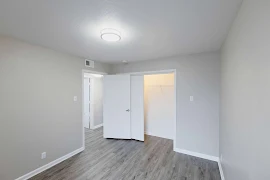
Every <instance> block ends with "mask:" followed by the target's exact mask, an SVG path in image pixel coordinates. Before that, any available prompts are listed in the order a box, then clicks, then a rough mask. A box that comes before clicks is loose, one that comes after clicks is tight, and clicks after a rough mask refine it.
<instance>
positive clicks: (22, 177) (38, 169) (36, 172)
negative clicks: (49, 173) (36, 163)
mask: <svg viewBox="0 0 270 180" xmlns="http://www.w3.org/2000/svg"><path fill="white" fill-rule="evenodd" d="M82 151H84V147H81V148H79V149H77V150H75V151H73V152H71V153H69V154H67V155H64V156H62V157H60V158H58V159H56V160H54V161H52V162H50V163H48V164H46V165H44V166H41V167H39V168H37V169H35V170H34V171H31V172H29V173H27V174H25V175H23V176H21V177H19V178H17V179H15V180H27V179H30V178H31V177H34V176H35V175H37V174H39V173H41V172H43V171H45V170H47V169H49V168H51V167H53V166H55V165H57V164H59V163H61V162H63V161H65V160H67V159H68V158H71V157H72V156H74V155H76V154H78V153H80V152H82Z"/></svg>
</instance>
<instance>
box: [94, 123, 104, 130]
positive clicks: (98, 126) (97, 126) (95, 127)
mask: <svg viewBox="0 0 270 180" xmlns="http://www.w3.org/2000/svg"><path fill="white" fill-rule="evenodd" d="M102 126H103V124H100V125H96V126H94V127H93V128H92V129H97V128H100V127H102Z"/></svg>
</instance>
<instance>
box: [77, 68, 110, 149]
mask: <svg viewBox="0 0 270 180" xmlns="http://www.w3.org/2000/svg"><path fill="white" fill-rule="evenodd" d="M85 73H90V74H101V75H107V74H108V73H105V72H101V71H92V70H88V69H82V74H81V79H82V142H83V149H85V130H84V74H85ZM91 121H92V122H91ZM91 125H93V118H91V119H90V129H91Z"/></svg>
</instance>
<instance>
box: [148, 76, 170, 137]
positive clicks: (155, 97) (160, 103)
mask: <svg viewBox="0 0 270 180" xmlns="http://www.w3.org/2000/svg"><path fill="white" fill-rule="evenodd" d="M174 99H175V97H174V73H168V74H151V75H144V130H145V134H147V135H151V136H157V137H161V138H166V139H174V134H173V133H174V116H175V107H174V106H175V103H174Z"/></svg>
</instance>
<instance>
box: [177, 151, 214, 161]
mask: <svg viewBox="0 0 270 180" xmlns="http://www.w3.org/2000/svg"><path fill="white" fill-rule="evenodd" d="M174 151H175V152H178V153H182V154H186V155H190V156H195V157H199V158H202V159H207V160H210V161H216V162H218V161H219V158H218V157H216V156H210V155H207V154H201V153H197V152H192V151H188V150H185V149H178V148H174Z"/></svg>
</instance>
